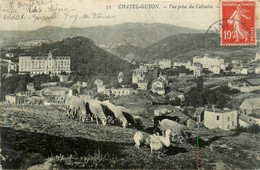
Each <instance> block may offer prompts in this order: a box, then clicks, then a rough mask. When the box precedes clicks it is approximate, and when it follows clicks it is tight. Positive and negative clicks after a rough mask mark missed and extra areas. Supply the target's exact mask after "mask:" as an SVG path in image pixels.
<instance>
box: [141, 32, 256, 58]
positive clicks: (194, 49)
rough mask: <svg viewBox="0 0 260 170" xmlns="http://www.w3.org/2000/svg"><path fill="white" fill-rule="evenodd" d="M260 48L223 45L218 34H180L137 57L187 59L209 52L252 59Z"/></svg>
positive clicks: (143, 51) (222, 55)
mask: <svg viewBox="0 0 260 170" xmlns="http://www.w3.org/2000/svg"><path fill="white" fill-rule="evenodd" d="M257 50H260V46H259V45H258V46H256V47H253V46H251V47H242V48H241V47H222V46H220V38H219V35H218V34H213V33H211V34H207V35H205V34H202V33H190V34H178V35H173V36H169V37H167V38H165V39H162V40H160V41H158V42H156V43H154V44H152V45H151V46H149V47H146V48H144V49H142V50H140V51H139V52H138V53H137V55H136V59H137V60H140V61H146V62H147V61H151V60H155V59H162V58H168V59H172V60H173V61H182V60H183V61H187V60H191V59H192V58H193V57H194V56H196V55H198V56H203V55H204V54H205V53H209V54H211V55H213V56H221V57H223V58H224V59H226V60H231V59H241V60H251V59H253V57H254V56H255V52H256V51H257Z"/></svg>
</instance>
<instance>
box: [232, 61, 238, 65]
mask: <svg viewBox="0 0 260 170" xmlns="http://www.w3.org/2000/svg"><path fill="white" fill-rule="evenodd" d="M231 64H233V65H238V64H240V62H239V61H238V60H232V61H231Z"/></svg>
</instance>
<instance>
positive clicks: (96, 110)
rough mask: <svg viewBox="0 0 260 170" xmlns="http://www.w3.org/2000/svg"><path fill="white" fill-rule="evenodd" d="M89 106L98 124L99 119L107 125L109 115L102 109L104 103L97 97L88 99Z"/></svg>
mask: <svg viewBox="0 0 260 170" xmlns="http://www.w3.org/2000/svg"><path fill="white" fill-rule="evenodd" d="M88 107H89V109H87V110H89V111H90V113H91V114H92V115H93V117H95V118H96V123H97V124H98V119H100V120H101V122H102V124H103V125H106V123H107V117H106V115H105V114H104V112H103V109H102V105H101V103H100V102H99V101H98V100H95V99H91V100H89V101H88ZM93 117H92V121H93Z"/></svg>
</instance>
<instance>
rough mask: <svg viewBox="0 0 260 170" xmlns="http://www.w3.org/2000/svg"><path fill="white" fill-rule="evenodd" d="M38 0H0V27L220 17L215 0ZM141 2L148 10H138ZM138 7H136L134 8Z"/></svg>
mask: <svg viewBox="0 0 260 170" xmlns="http://www.w3.org/2000/svg"><path fill="white" fill-rule="evenodd" d="M0 1H1V0H0ZM41 2H42V0H38V1H37V0H20V1H19V0H12V1H11V0H2V3H1V23H2V24H1V30H35V29H38V28H41V27H44V26H57V27H65V28H70V27H89V26H98V25H115V24H120V23H124V22H144V23H166V24H172V25H177V26H182V27H190V28H195V29H200V30H206V29H207V28H208V27H209V26H210V25H211V24H212V23H214V22H215V21H217V20H219V19H220V8H219V1H218V0H182V1H177V0H120V1H119V0H44V3H41ZM142 5H143V6H142ZM144 5H146V7H147V8H150V9H141V8H144ZM192 6H193V8H191V7H192ZM138 7H139V9H135V8H138ZM129 8H131V9H129ZM151 8H153V9H151ZM29 10H30V11H29ZM258 23H259V21H258ZM257 25H258V26H260V24H257Z"/></svg>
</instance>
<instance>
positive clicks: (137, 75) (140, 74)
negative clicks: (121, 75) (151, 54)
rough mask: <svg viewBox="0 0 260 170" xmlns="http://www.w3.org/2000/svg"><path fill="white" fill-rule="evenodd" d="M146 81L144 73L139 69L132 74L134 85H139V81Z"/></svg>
mask: <svg viewBox="0 0 260 170" xmlns="http://www.w3.org/2000/svg"><path fill="white" fill-rule="evenodd" d="M144 79H145V73H144V71H143V70H141V69H139V68H137V69H135V70H134V72H133V74H132V83H133V84H137V83H138V81H139V80H144Z"/></svg>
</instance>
